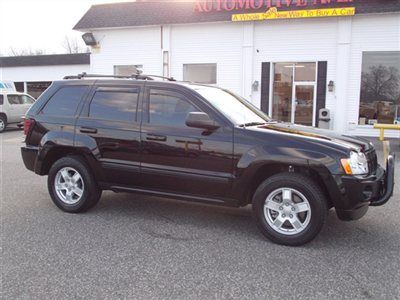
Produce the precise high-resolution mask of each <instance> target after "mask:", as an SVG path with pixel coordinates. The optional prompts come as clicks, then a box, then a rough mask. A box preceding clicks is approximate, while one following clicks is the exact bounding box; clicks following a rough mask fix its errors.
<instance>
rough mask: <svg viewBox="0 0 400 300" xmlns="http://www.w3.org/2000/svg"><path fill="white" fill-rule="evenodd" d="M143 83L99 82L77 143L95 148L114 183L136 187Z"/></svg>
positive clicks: (84, 113) (78, 130) (80, 124)
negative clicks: (139, 110) (108, 83)
mask: <svg viewBox="0 0 400 300" xmlns="http://www.w3.org/2000/svg"><path fill="white" fill-rule="evenodd" d="M141 90H142V85H141V84H140V83H138V84H125V85H123V84H121V85H116V84H112V85H104V84H103V85H102V84H98V85H95V86H94V88H93V89H92V92H91V95H90V96H89V101H87V103H86V105H85V107H84V109H83V111H82V113H81V115H80V117H79V118H78V120H77V123H76V138H75V140H76V144H77V146H79V145H81V146H83V145H90V144H92V145H93V146H92V147H93V148H94V149H91V150H92V153H95V155H96V156H97V159H98V161H99V162H100V165H101V168H102V170H103V172H104V175H105V177H106V180H107V182H108V183H110V184H111V185H118V186H136V184H137V182H138V179H139V174H140V131H139V129H140V115H139V114H138V107H139V106H138V105H139V102H140V97H141Z"/></svg>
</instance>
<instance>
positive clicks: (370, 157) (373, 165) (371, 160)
mask: <svg viewBox="0 0 400 300" xmlns="http://www.w3.org/2000/svg"><path fill="white" fill-rule="evenodd" d="M365 156H366V157H367V161H368V169H369V172H370V173H373V172H375V171H376V169H377V168H378V157H377V156H376V151H375V149H371V150H369V151H368V152H365Z"/></svg>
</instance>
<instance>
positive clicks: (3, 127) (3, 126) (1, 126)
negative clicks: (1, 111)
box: [0, 115, 7, 132]
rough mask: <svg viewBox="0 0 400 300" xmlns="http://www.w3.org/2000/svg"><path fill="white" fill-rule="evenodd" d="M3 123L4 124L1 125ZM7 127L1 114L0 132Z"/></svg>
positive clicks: (5, 120) (5, 119)
mask: <svg viewBox="0 0 400 300" xmlns="http://www.w3.org/2000/svg"><path fill="white" fill-rule="evenodd" d="M1 124H4V125H1ZM6 127H7V118H6V117H5V116H3V115H0V132H3V131H4V130H6Z"/></svg>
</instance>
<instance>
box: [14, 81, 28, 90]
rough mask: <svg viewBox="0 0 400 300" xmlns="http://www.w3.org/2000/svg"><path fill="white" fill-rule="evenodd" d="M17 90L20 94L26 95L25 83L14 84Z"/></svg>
mask: <svg viewBox="0 0 400 300" xmlns="http://www.w3.org/2000/svg"><path fill="white" fill-rule="evenodd" d="M14 85H15V90H16V91H17V92H20V93H25V87H24V85H25V83H24V82H14Z"/></svg>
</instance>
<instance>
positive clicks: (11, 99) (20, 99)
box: [7, 95, 35, 104]
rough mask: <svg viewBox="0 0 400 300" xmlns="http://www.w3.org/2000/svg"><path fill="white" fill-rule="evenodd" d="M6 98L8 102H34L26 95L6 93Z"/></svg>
mask: <svg viewBox="0 0 400 300" xmlns="http://www.w3.org/2000/svg"><path fill="white" fill-rule="evenodd" d="M7 98H8V103H10V104H32V103H34V102H35V100H33V99H32V98H31V97H29V96H27V95H7Z"/></svg>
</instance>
